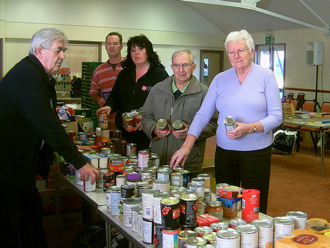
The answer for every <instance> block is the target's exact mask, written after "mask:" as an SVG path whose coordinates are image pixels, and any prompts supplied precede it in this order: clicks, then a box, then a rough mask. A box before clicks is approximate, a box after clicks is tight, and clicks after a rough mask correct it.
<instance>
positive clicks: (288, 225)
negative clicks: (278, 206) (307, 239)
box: [273, 216, 295, 246]
mask: <svg viewBox="0 0 330 248" xmlns="http://www.w3.org/2000/svg"><path fill="white" fill-rule="evenodd" d="M273 222H274V238H273V240H274V245H275V246H276V240H277V239H278V238H279V237H282V236H285V235H291V234H292V232H293V230H294V224H295V223H294V220H293V219H291V218H289V217H282V216H281V217H275V218H274V219H273Z"/></svg>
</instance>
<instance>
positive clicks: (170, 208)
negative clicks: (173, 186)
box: [160, 197, 180, 230]
mask: <svg viewBox="0 0 330 248" xmlns="http://www.w3.org/2000/svg"><path fill="white" fill-rule="evenodd" d="M160 205H161V213H162V226H163V229H165V230H177V229H179V228H180V201H179V199H177V198H175V197H168V198H164V199H162V200H161V201H160Z"/></svg>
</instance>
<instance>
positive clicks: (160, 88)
mask: <svg viewBox="0 0 330 248" xmlns="http://www.w3.org/2000/svg"><path fill="white" fill-rule="evenodd" d="M173 77H174V75H172V76H170V77H168V78H166V79H165V80H164V81H162V82H160V83H158V84H156V85H155V86H154V87H153V88H152V89H151V91H150V93H149V95H148V98H147V100H146V101H145V103H144V105H143V109H142V126H143V131H144V132H145V133H146V134H147V136H148V137H149V139H150V140H151V152H153V153H156V154H158V155H159V157H160V164H161V165H164V164H169V163H170V161H171V157H172V156H173V154H174V153H175V152H176V151H177V150H179V149H180V148H181V146H182V144H183V142H184V140H180V139H176V138H175V137H174V135H173V134H172V133H171V134H170V135H168V136H167V137H166V138H164V139H157V140H153V135H152V134H153V130H154V129H155V127H156V123H157V121H158V120H159V119H166V120H167V121H168V123H169V124H170V125H171V124H172V122H173V121H175V120H181V121H183V122H185V123H186V124H188V126H190V124H191V123H192V121H193V119H194V116H195V114H196V112H197V111H198V110H199V108H200V106H201V105H202V102H203V100H204V98H205V96H206V93H207V90H208V87H207V86H206V85H204V84H201V83H200V82H198V80H197V78H196V77H195V76H192V78H191V80H190V83H189V85H188V86H187V88H186V90H185V92H184V93H183V94H182V95H180V97H179V98H178V99H177V100H176V101H175V99H174V95H173V90H172V82H173ZM217 118H218V114H217V113H215V114H214V115H213V118H212V119H211V121H210V122H209V124H208V125H207V126H206V127H205V128H204V130H203V132H202V133H201V135H200V137H199V139H198V140H196V142H195V144H194V146H193V148H192V149H191V152H190V154H189V156H188V158H187V160H186V162H185V164H184V168H185V169H187V170H189V171H190V172H191V173H199V172H200V171H201V169H202V164H203V159H204V152H205V142H206V139H207V138H209V137H211V136H214V135H216V129H217Z"/></svg>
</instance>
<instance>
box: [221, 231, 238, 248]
mask: <svg viewBox="0 0 330 248" xmlns="http://www.w3.org/2000/svg"><path fill="white" fill-rule="evenodd" d="M229 247H230V248H239V247H240V234H239V233H238V232H237V231H236V230H235V229H233V228H228V229H223V230H220V231H217V248H229Z"/></svg>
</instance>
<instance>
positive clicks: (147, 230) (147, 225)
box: [142, 218, 154, 244]
mask: <svg viewBox="0 0 330 248" xmlns="http://www.w3.org/2000/svg"><path fill="white" fill-rule="evenodd" d="M142 223H143V224H142V226H143V239H142V240H143V242H144V243H146V244H152V243H153V236H154V235H153V232H154V223H153V221H152V220H148V219H145V218H143V221H142Z"/></svg>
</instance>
